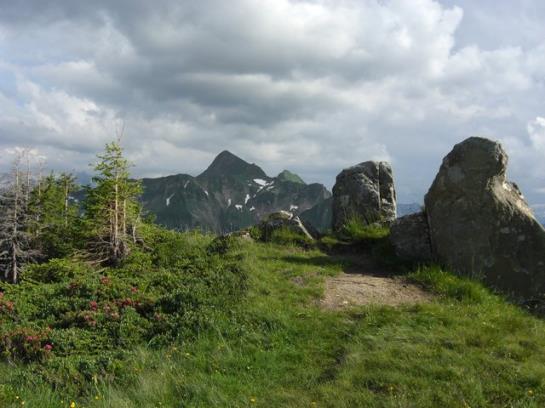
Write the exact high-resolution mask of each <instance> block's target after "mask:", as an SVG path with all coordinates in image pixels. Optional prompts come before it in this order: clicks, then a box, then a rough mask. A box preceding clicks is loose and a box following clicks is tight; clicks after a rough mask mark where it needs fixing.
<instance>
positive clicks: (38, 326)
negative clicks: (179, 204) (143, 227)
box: [0, 226, 246, 391]
mask: <svg viewBox="0 0 545 408" xmlns="http://www.w3.org/2000/svg"><path fill="white" fill-rule="evenodd" d="M145 235H146V238H147V239H149V242H150V243H151V245H152V247H151V248H150V250H149V251H136V250H135V251H133V252H132V253H131V254H130V256H128V257H127V258H126V259H125V260H124V261H123V263H122V264H120V265H119V266H118V267H116V268H106V269H103V270H102V271H100V272H98V271H97V270H95V269H94V268H92V267H90V266H88V265H86V264H84V263H81V262H77V261H73V260H69V259H53V260H51V261H49V262H47V263H44V264H41V265H31V266H28V267H27V269H26V270H25V271H24V273H23V279H22V281H21V283H20V284H19V285H9V284H2V285H1V287H0V293H1V295H0V323H1V324H0V352H1V353H2V355H3V356H4V358H5V359H6V360H7V361H12V362H19V363H26V364H31V365H33V366H35V367H36V369H38V368H39V372H40V373H41V374H40V375H41V376H42V377H41V378H42V380H43V381H46V382H51V384H54V386H55V387H60V388H62V389H65V390H66V391H69V390H70V389H71V387H73V386H74V387H76V388H75V389H77V388H78V387H83V388H85V385H84V384H86V383H87V382H88V381H90V380H91V379H92V378H93V377H95V378H100V379H101V381H107V379H108V378H113V377H112V376H121V377H123V376H124V375H127V373H126V372H125V370H124V369H123V368H121V367H123V361H124V360H125V359H126V358H127V356H128V355H129V352H130V351H131V350H132V349H134V348H135V347H139V346H148V347H150V346H151V347H159V346H164V345H167V344H171V343H172V342H178V343H180V344H183V343H185V342H187V341H189V340H192V339H195V338H196V336H197V335H198V334H199V333H203V332H206V331H209V330H211V329H212V327H213V322H214V321H216V319H219V318H221V316H223V315H224V314H225V313H226V312H227V313H228V312H229V311H230V310H231V309H232V308H233V307H235V306H236V304H237V303H238V301H239V299H240V298H241V297H242V296H243V295H244V293H245V289H246V274H245V273H244V271H243V270H242V269H241V266H240V262H239V261H238V259H239V258H238V256H237V255H236V253H234V252H232V251H231V250H229V249H226V250H225V251H223V252H222V253H221V254H219V253H215V252H214V251H210V250H209V244H210V241H211V238H210V237H208V236H203V235H202V234H198V233H186V234H180V233H176V232H172V231H165V230H162V229H160V228H157V227H151V226H150V227H148V228H147V231H146V232H145ZM76 356H78V358H75V357H76ZM104 359H106V360H104ZM84 361H85V363H83V362H84ZM82 364H84V366H81V365H82ZM82 367H83V368H82ZM98 367H100V369H98ZM75 372H79V373H80V374H78V375H77V378H80V380H78V381H80V384H79V385H78V382H77V381H76V383H75V385H74V383H73V381H72V380H70V381H69V382H68V383H66V384H62V383H59V382H58V378H66V379H69V378H70V377H71V376H72V375H73V373H75ZM82 373H84V375H83V377H82ZM70 384H72V385H70Z"/></svg>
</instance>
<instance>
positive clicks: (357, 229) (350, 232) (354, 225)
mask: <svg viewBox="0 0 545 408" xmlns="http://www.w3.org/2000/svg"><path fill="white" fill-rule="evenodd" d="M389 234H390V229H389V228H388V227H386V226H384V225H381V224H380V223H372V224H368V223H367V222H365V221H364V220H363V219H362V218H361V217H351V218H350V219H349V220H348V221H347V222H346V223H345V224H344V226H343V228H342V230H341V231H340V232H339V233H338V235H339V238H341V239H342V240H345V241H349V242H352V243H357V242H362V241H368V240H377V239H381V238H385V237H387V236H388V235H389Z"/></svg>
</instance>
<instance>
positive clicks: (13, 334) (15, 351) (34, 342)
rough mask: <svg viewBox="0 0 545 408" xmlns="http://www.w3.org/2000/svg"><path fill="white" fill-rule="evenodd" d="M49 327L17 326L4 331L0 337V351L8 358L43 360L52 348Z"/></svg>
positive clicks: (26, 360)
mask: <svg viewBox="0 0 545 408" xmlns="http://www.w3.org/2000/svg"><path fill="white" fill-rule="evenodd" d="M50 333H51V330H50V329H44V330H39V329H33V328H29V327H17V328H13V329H11V330H9V331H7V332H4V333H3V334H2V336H1V338H0V351H1V352H2V355H3V356H4V357H5V358H7V359H8V360H11V361H13V360H21V361H25V362H29V361H37V360H38V361H39V360H43V359H45V358H46V357H48V356H49V354H50V353H51V351H52V350H53V345H52V344H51V340H50V339H49V335H50Z"/></svg>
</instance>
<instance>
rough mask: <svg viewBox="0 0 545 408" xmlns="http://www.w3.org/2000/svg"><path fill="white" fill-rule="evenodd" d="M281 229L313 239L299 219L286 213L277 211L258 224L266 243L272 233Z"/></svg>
mask: <svg viewBox="0 0 545 408" xmlns="http://www.w3.org/2000/svg"><path fill="white" fill-rule="evenodd" d="M281 228H288V229H290V230H292V231H294V232H296V233H298V234H301V235H303V236H305V237H307V238H309V239H314V237H313V236H312V235H311V233H310V232H309V231H308V229H307V228H306V227H305V225H304V224H303V222H302V221H301V219H300V218H299V217H298V216H296V215H294V214H293V213H290V212H288V211H278V212H275V213H272V214H270V215H269V216H268V217H267V218H266V219H265V220H263V221H262V222H261V223H260V224H259V229H260V230H261V233H262V236H263V238H264V239H265V240H266V241H267V240H268V239H269V237H270V236H271V234H272V233H273V231H276V230H278V229H281Z"/></svg>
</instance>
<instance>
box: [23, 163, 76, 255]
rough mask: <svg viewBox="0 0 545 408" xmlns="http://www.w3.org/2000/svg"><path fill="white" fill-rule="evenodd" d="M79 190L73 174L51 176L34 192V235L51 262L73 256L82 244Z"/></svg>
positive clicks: (32, 228)
mask: <svg viewBox="0 0 545 408" xmlns="http://www.w3.org/2000/svg"><path fill="white" fill-rule="evenodd" d="M77 190H78V187H77V186H76V183H75V177H74V176H73V175H71V174H66V173H61V174H60V175H58V176H57V175H55V174H53V173H51V174H50V175H49V176H48V177H46V178H45V179H44V180H42V181H40V184H39V185H38V186H37V187H35V188H34V190H33V191H32V194H31V200H30V217H31V219H32V222H31V227H30V229H31V231H32V234H33V235H34V237H35V241H36V242H35V243H36V245H37V246H39V247H40V249H41V252H42V254H43V256H45V257H46V258H47V259H50V258H61V257H64V256H69V255H71V254H72V253H73V252H74V250H75V249H76V248H77V247H78V244H79V243H80V237H79V228H80V220H79V206H78V205H77V204H76V203H74V202H73V200H72V198H71V195H72V194H73V193H74V192H76V191H77Z"/></svg>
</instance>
